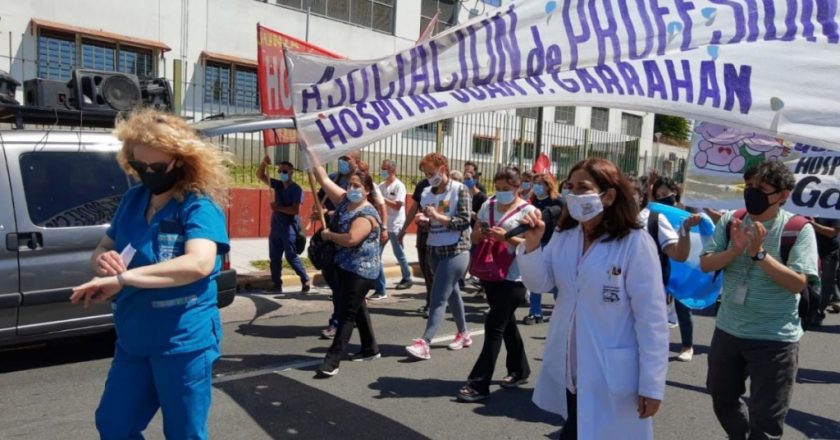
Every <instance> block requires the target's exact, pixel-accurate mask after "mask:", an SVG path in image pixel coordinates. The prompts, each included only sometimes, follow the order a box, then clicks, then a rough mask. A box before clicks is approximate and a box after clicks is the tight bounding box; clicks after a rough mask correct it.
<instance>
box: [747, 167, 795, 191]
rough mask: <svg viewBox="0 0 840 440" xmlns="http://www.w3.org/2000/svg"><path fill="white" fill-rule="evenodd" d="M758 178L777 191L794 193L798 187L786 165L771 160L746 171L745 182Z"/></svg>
mask: <svg viewBox="0 0 840 440" xmlns="http://www.w3.org/2000/svg"><path fill="white" fill-rule="evenodd" d="M753 177H758V180H760V181H761V182H762V183H766V184H768V185H770V186H772V187H773V188H775V189H776V190H777V191H784V190H788V191H792V190H793V188H794V187H795V186H796V178H795V177H793V173H792V172H791V171H790V169H788V167H787V166H785V164H784V163H782V162H779V161H775V160H771V161H767V162H761V163H760V164H758V165H755V166H753V167H750V168H749V169H747V170H746V171H744V181H745V182H746V181H747V180H750V179H752V178H753Z"/></svg>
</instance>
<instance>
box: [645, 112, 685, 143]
mask: <svg viewBox="0 0 840 440" xmlns="http://www.w3.org/2000/svg"><path fill="white" fill-rule="evenodd" d="M653 132H654V133H661V134H662V137H663V138H667V139H670V140H673V141H675V143H677V144H683V143H686V142H687V141H688V140H689V138H690V137H691V124H690V123H689V122H688V119H685V118H683V117H680V116H670V115H660V114H657V115H656V117H654V119H653Z"/></svg>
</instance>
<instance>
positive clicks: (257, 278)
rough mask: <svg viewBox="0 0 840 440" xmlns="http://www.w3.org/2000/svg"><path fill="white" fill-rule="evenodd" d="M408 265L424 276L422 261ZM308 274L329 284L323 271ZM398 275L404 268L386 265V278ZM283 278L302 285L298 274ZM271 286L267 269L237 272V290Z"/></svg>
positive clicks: (315, 282) (286, 283)
mask: <svg viewBox="0 0 840 440" xmlns="http://www.w3.org/2000/svg"><path fill="white" fill-rule="evenodd" d="M408 266H409V267H410V268H411V274H412V276H415V277H420V278H422V277H423V273H422V272H421V271H420V263H408ZM307 274H308V275H309V280H310V283H312V284H313V285H326V284H327V283H326V281H324V276H323V275H321V271H310V272H307ZM398 276H402V270H401V269H400V265H399V264H393V265H389V266H385V278H391V277H398ZM281 280H282V282H283V286H285V287H298V286H300V285H301V282H300V278H299V277H298V276H297V275H283V276H282V277H281ZM271 287H272V282H271V273H269V271H267V270H260V271H256V272H249V273H245V274H239V273H237V274H236V291H237V292H242V291H248V290H262V289H269V288H271Z"/></svg>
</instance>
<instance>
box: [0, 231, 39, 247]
mask: <svg viewBox="0 0 840 440" xmlns="http://www.w3.org/2000/svg"><path fill="white" fill-rule="evenodd" d="M22 247H23V248H27V249H29V250H32V251H34V250H38V249H41V248H43V247H44V236H43V235H41V233H40V232H24V233H21V234H6V249H7V250H10V251H19V250H21V248H22Z"/></svg>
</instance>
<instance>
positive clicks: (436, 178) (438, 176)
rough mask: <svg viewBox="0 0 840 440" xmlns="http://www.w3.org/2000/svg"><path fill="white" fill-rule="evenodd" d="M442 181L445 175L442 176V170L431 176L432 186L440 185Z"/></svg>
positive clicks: (430, 183)
mask: <svg viewBox="0 0 840 440" xmlns="http://www.w3.org/2000/svg"><path fill="white" fill-rule="evenodd" d="M442 181H443V176H441V173H440V171H438V172H437V173H435V175H434V176H432V177H429V185H431V186H438V185H440V182H442Z"/></svg>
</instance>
